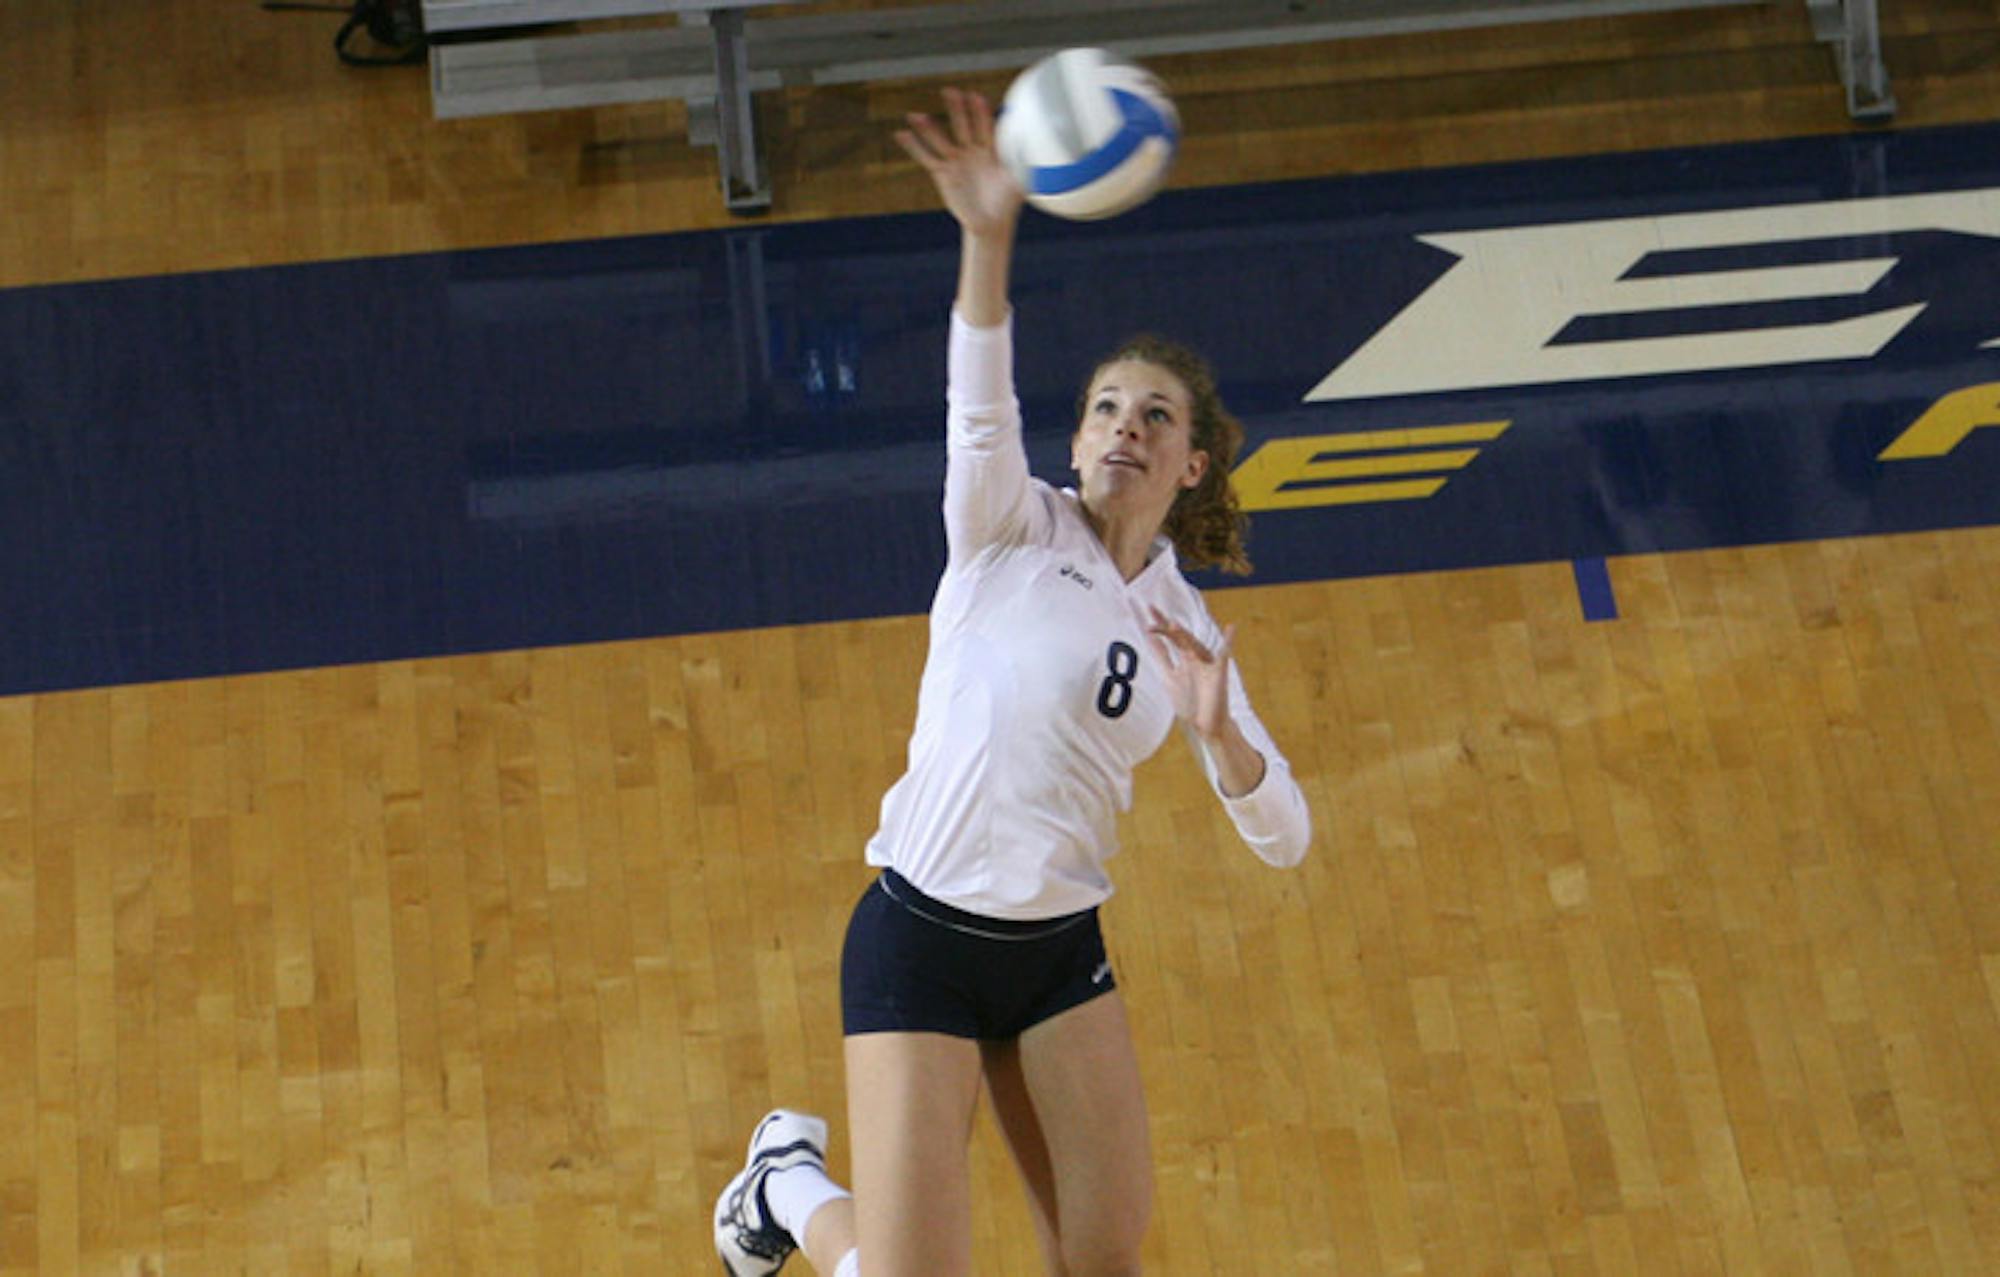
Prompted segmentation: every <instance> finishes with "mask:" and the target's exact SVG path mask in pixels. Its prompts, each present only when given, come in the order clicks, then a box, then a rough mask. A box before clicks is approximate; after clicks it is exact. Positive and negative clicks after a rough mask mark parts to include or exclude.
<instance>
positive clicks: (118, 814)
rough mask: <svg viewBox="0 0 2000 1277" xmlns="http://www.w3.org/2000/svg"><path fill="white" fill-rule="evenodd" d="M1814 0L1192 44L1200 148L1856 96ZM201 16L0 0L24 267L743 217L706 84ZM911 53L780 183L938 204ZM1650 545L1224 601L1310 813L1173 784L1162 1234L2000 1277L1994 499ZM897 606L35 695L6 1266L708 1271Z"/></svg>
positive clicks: (1592, 127) (4, 244)
mask: <svg viewBox="0 0 2000 1277" xmlns="http://www.w3.org/2000/svg"><path fill="white" fill-rule="evenodd" d="M1889 7H1890V9H1891V10H1892V12H1890V13H1889V14H1888V15H1887V18H1888V21H1889V22H1890V24H1891V32H1890V40H1889V52H1890V60H1891V65H1892V69H1893V71H1894V73H1895V76H1896V89H1897V93H1898V96H1899V97H1900V99H1901V101H1902V104H1903V119H1904V121H1905V122H1906V123H1912V124H1918V123H1937V122H1947V121H1955V120H1965V119H1985V118H1993V117H1994V116H1995V115H1996V114H2000V23H1996V22H1995V20H1994V18H1993V15H1992V12H1991V9H1990V6H1987V5H1985V4H1976V3H1958V2H1954V3H1945V2H1937V3H1922V4H1901V5H1894V6H1889ZM1798 10H1799V6H1794V5H1789V4H1786V5H1776V6H1771V7H1768V8H1765V9H1753V10H1742V11H1726V12H1718V13H1715V14H1711V15H1687V14H1682V15H1670V16H1663V17H1658V18H1651V19H1633V20H1620V21H1604V22H1598V23H1587V24H1577V25H1574V26H1569V27H1564V28H1560V29H1547V28H1544V29H1528V28H1520V29H1514V30H1509V31H1501V32H1493V33H1487V34H1484V35H1477V36H1453V37H1450V38H1448V39H1408V40H1396V41H1377V42H1368V43H1365V44H1354V45H1349V46H1335V47H1326V48H1299V49H1292V50H1281V51H1273V52H1266V53H1261V54H1232V55H1228V56H1221V57H1213V58H1190V59H1179V60H1172V61H1171V62H1170V63H1169V65H1168V66H1167V67H1166V68H1165V69H1166V70H1168V71H1169V73H1170V76H1171V78H1172V79H1173V81H1174V83H1175V85H1176V89H1177V92H1178V93H1179V94H1180V97H1181V100H1182V104H1183V107H1184V109H1185V111H1186V114H1187V117H1188V122H1189V127H1190V143H1189V147H1188V152H1187V158H1186V160H1185V161H1184V163H1183V166H1182V170H1181V177H1180V180H1182V181H1184V182H1187V183H1190V184H1200V183H1209V182H1224V181H1236V180H1253V179H1262V178H1269V177H1280V176H1289V175H1303V174H1317V173H1328V172H1339V171H1353V170H1362V169H1381V168H1395V167H1408V166H1414V165H1425V164H1441V163H1456V162H1463V161H1475V160H1488V159H1508V158H1517V157H1523V156H1531V155H1543V154H1568V153H1577V152H1585V151H1597V150H1610V149H1623V148H1631V147H1643V146H1654V145H1670V144H1695V143H1703V142H1712V141H1721V140H1730V139H1736V138H1748V137H1761V136H1774V135H1785V134H1792V133H1800V132H1811V131H1832V130H1839V129H1843V128H1845V127H1846V123H1845V120H1844V116H1843V113H1842V110H1841V106H1840V103H1839V99H1838V94H1837V93H1836V92H1835V90H1834V89H1833V87H1832V79H1831V71H1830V68H1829V65H1828V63H1827V60H1826V54H1825V52H1824V51H1823V50H1822V49H1820V48H1819V47H1817V46H1816V45H1814V44H1813V43H1812V41H1811V40H1810V38H1809V35H1808V34H1807V32H1806V29H1805V25H1806V24H1805V18H1804V15H1803V13H1802V12H1800V11H1798ZM219 12H220V11H219V10H218V9H217V8H216V7H215V6H213V5H206V4H201V3H197V2H196V0H155V3H151V4H147V5H143V6H140V5H117V4H112V3H109V2H108V0H86V2H84V3H71V0H9V3H7V4H6V5H4V6H0V48H5V49H6V50H8V54H7V60H8V66H7V69H6V73H5V74H4V75H0V176H4V181H5V185H6V195H5V200H6V208H7V211H6V216H4V217H0V285H21V284H32V283H48V282H58V281H66V280H76V279H88V278H101V277H107V276H116V275H127V274H135V273H145V272H155V271H180V270H194V269H205V268H211V267H218V266H230V265H243V264H252V263H265V262H278V261H298V260H308V259H314V258H324V257H334V256H346V255H354V254H362V253H383V252H398V251H414V250H423V249H433V248H443V247H461V246H472V245H480V244H492V243H513V242H525V241H532V240H539V239H549V238H574V237H583V236H593V235H608V234H625V233H633V232H645V231H655V230H665V229H680V228H689V227H700V226H713V225H719V224H723V223H724V222H725V220H726V219H725V216H724V215H723V214H722V213H721V211H720V209H719V207H718V204H719V201H718V200H717V198H716V196H715V192H714V188H713V183H714V177H713V162H712V157H711V156H710V155H709V153H707V152H704V151H689V150H687V149H685V148H684V147H683V146H682V144H681V143H680V142H679V141H678V140H677V131H678V120H677V118H676V113H675V111H674V110H673V109H671V108H667V107H654V108H634V109H631V110H628V111H617V112H609V111H607V112H599V113H570V114H564V115H556V116H547V117H532V118H521V119H509V120H498V121H472V122H462V123H456V124H449V125H440V124H433V123H431V122H429V121H428V119H427V110H428V108H427V102H426V98H425V93H424V86H423V79H422V75H421V73H418V72H409V73H365V72H349V71H343V70H341V69H340V68H338V67H337V66H335V65H334V64H333V62H332V58H331V55H330V52H329V51H328V50H327V48H326V37H327V36H328V35H329V34H330V28H329V27H328V26H327V25H326V24H325V23H324V22H322V21H321V20H319V19H311V18H302V17H297V16H290V15H283V16H281V15H265V14H260V13H256V12H254V11H251V10H249V9H248V8H247V7H242V10H241V11H238V10H231V11H230V12H229V15H228V18H227V20H226V21H224V20H222V19H221V18H220V17H219V16H218V15H219ZM989 87H992V86H989ZM930 92H931V89H930V87H929V86H878V87H875V88H870V89H865V90H861V89H857V90H840V91H827V92H823V93H819V94H813V95H810V96H804V95H800V96H793V97H790V98H786V99H774V100H773V103H772V111H771V112H770V114H769V116H768V117H767V122H768V123H769V124H770V125H771V126H772V127H771V146H772V155H771V158H772V161H773V165H774V170H775V172H774V176H775V180H776V183H777V189H778V193H779V200H780V207H779V209H778V212H777V216H779V217H781V218H794V217H796V218H811V217H820V216H828V215H836V214H839V215H847V214H863V213H872V212H885V211H896V210H902V209H907V208H912V207H921V206H924V201H925V189H924V186H923V184H922V180H921V178H920V177H918V176H916V175H914V174H913V173H912V172H911V171H909V170H908V169H907V167H906V166H905V165H903V164H901V163H900V162H898V161H897V160H896V159H895V157H894V155H893V153H892V150H891V148H890V146H889V145H888V143H887V141H886V138H885V134H884V130H885V128H886V127H887V124H888V122H889V121H891V120H893V119H894V118H895V117H896V116H897V115H898V113H900V112H901V111H902V110H904V109H906V108H908V107H910V106H912V105H917V104H920V103H922V102H924V101H927V100H928V97H929V94H930ZM1612 572H1613V577H1614V581H1615V584H1616V588H1617V592H1618V597H1619V600H1620V608H1621V612H1622V619H1620V620H1619V621H1617V622H1615V623H1610V624H1600V625H1586V624H1584V623H1582V622H1581V620H1580V619H1579V617H1578V615H1577V607H1576V601H1575V592H1574V587H1573V586H1572V584H1571V583H1570V580H1569V574H1568V569H1567V567H1566V566H1563V565H1545V566H1531V567H1522V568H1506V569H1492V570H1484V571H1477V572H1451V573H1438V574H1432V575H1425V576H1417V577H1405V578H1376V579H1368V580H1357V581H1347V582H1338V583H1327V584H1318V585H1300V586H1287V587H1260V588H1253V589H1249V590H1245V591H1238V592H1232V593H1229V594H1227V595H1224V596H1220V597H1219V598H1218V599H1217V602H1216V607H1217V610H1218V612H1219V613H1221V614H1222V615H1223V616H1224V617H1225V618H1226V619H1234V620H1237V621H1239V622H1240V623H1241V626H1242V632H1241V635H1240V638H1239V644H1238V646H1239V650H1240V651H1241V652H1242V653H1243V655H1244V661H1245V665H1246V671H1247V677H1248V679H1249V681H1250V684H1251V687H1252V690H1253V693H1254V694H1255V695H1256V696H1257V697H1258V698H1259V701H1260V705H1261V707H1262V709H1263V711H1264V713H1265V715H1266V718H1267V720H1268V721H1269V722H1270V724H1271V725H1272V727H1273V730H1274V731H1275V732H1276V733H1277V734H1278V736H1279V738H1280V739H1281V740H1282V741H1283V742H1284V743H1285V744H1286V745H1287V747H1288V750H1289V752H1290V753H1291V755H1292V757H1293V759H1294V761H1295V764H1296V765H1297V767H1298V769H1299V771H1300V772H1301V774H1302V775H1304V776H1305V777H1307V778H1308V779H1307V783H1308V787H1309V792H1310V794H1311V796H1312V798H1313V802H1314V806H1315V809H1316V812H1317V815H1318V819H1319V822H1320V827H1321V830H1322V836H1321V841H1320V846H1319V849H1318V851H1317V853H1316V855H1315V856H1314V858H1313V859H1312V860H1311V861H1310V862H1309V864H1308V865H1307V866H1306V867H1305V868H1304V869H1302V870H1301V871H1300V872H1298V873H1296V874H1291V875H1280V874H1274V873H1272V872H1270V871H1268V870H1265V869H1263V868H1262V867H1261V866H1259V865H1258V864H1257V863H1256V862H1255V861H1254V860H1252V859H1251V858H1250V857H1249V856H1248V854H1247V853H1244V852H1242V851H1240V850H1239V849H1236V848H1235V847H1233V845H1232V840H1231V837H1230V835H1229V832H1228V829H1227V825H1226V822H1225V821H1224V820H1223V818H1222V817H1221V815H1220V813H1219V812H1218V811H1217V810H1216V808H1215V805H1214V804H1213V803H1212V802H1211V801H1210V800H1209V799H1208V798H1207V796H1206V794H1205V791H1204V789H1203V788H1202V786H1201V785H1200V782H1199V779H1198V777H1197V774H1196V771H1195V769H1194V767H1193V766H1192V765H1191V763H1190V762H1189V760H1188V759H1186V758H1185V757H1183V756H1182V755H1181V754H1180V753H1179V752H1178V746H1173V747H1170V748H1169V750H1168V751H1167V753H1166V755H1165V756H1163V759H1162V760H1161V761H1159V762H1158V763H1156V764H1154V765H1153V766H1152V767H1151V768H1150V769H1149V770H1148V771H1147V772H1145V773H1143V774H1142V776H1141V779H1140V794H1139V808H1138V810H1137V812H1136V813H1135V815H1134V818H1133V819H1132V820H1131V821H1130V822H1128V825H1127V830H1126V834H1127V849H1126V851H1125V853H1124V854H1123V855H1122V856H1121V857H1120V859H1119V860H1118V862H1116V870H1117V874H1118V877H1119V881H1120V884H1121V893H1120V895H1119V896H1118V897H1117V898H1116V899H1115V900H1114V902H1113V904H1112V905H1111V906H1110V908H1109V910H1108V916H1109V928H1110V933H1111V938H1112V944H1113V948H1114V953H1115V955H1116V957H1117V958H1118V960H1119V963H1120V970H1121V982H1122V983H1123V985H1124V987H1125V988H1126V990H1127V993H1128V997H1129V999H1130V1002H1131V1005H1132V1009H1133V1015H1134V1020H1135V1025H1136V1030H1137V1033H1138V1035H1139V1037H1140V1041H1141V1052H1142V1059H1143V1063H1144V1067H1145V1071H1146V1076H1147V1082H1148V1088H1149V1100H1150V1104H1151V1108H1152V1112H1153V1131H1154V1141H1155V1148H1156V1153H1157V1157H1158V1162H1159V1167H1160V1185H1159V1202H1158V1210H1157V1215H1156V1224H1155V1227H1154V1229H1153V1232H1152V1235H1151V1238H1150V1242H1149V1249H1148V1260H1149V1271H1151V1272H1156V1273H1161V1274H1187V1275H1190V1277H1192V1275H1194V1274H1207V1273H1221V1274H1239V1273H1240V1274H1250V1273H1261V1272H1274V1271H1282V1272H1303V1273H1335V1272H1339V1273H1355V1274H1361V1273H1387V1272H1405V1273H1407V1272H1417V1271H1422V1272H1430V1273H1439V1274H1450V1275H1453V1277H1456V1275H1457V1274H1465V1273H1500V1272H1507V1273H1520V1274H1582V1273H1606V1274H1615V1273H1640V1272H1643V1273H1682V1274H1703V1273H1724V1272H1727V1273H1801V1274H1803V1273H1828V1274H1856V1275H1858V1277H1872V1275H1873V1274H1882V1273H1902V1272H1910V1273H1949V1274H1973V1273H1980V1272H1987V1271H2000V1268H1996V1265H1995V1261H1993V1260H1992V1259H1991V1257H1992V1256H1995V1255H2000V722H1996V715H2000V708H1996V707H2000V530H1992V529H1984V530H1972V531H1963V532H1953V533H1943V534H1928V535H1918V536H1904V537H1894V538H1885V539H1871V540H1856V541H1843V542H1830V543H1812V544H1797V545H1782V546H1772V547H1759V548H1751V549H1742V550H1718V551H1709V552H1701V553H1688V554H1677V555H1669V556H1651V557H1642V558H1633V559H1625V560H1618V561H1615V562H1614V563H1613V564H1612ZM923 640H924V627H923V623H922V621H921V619H920V618H899V619H891V620H883V621H873V622H866V623H858V624H850V625H838V626H820V627H810V628H802V629H796V630H772V631H761V632H755V633H738V634H720V635H704V636H696V637H686V638H663V639H660V640H657V641H650V642H643V643H625V644H614V645H604V646H592V647H581V648H572V649H561V650H551V651H536V652H525V653H523V652H509V653H498V654H492V655H483V656H472V657H462V658H452V659H439V660H419V661H403V662H392V663H388V664H383V665H376V666H361V667H350V668H340V669H328V670H311V671H302V672H295V673H280V674H270V675H262V676H256V677H244V678H231V679H218V680H211V681H205V682H199V683H183V684H172V685H163V686H148V687H128V688H114V689H102V690H92V691H85V692H77V693H69V694H62V695H47V696H36V697H17V698H12V699H0V1275H4V1277H15V1275H17V1274H30V1273H37V1274H62V1273H70V1272H83V1273H101V1274H121V1275H124V1274H139V1273H145V1274H156V1275H157V1274H175V1275H176V1277H178V1275H179V1274H183V1273H200V1274H222V1273H251V1274H259V1275H262V1274H315V1275H319V1274H328V1275H330V1274H335V1273H352V1272H368V1273H384V1274H392V1273H413V1274H433V1273H449V1272H468V1273H472V1272H477V1273H508V1274H528V1273H545V1274H570V1273H576V1274H599V1273H629V1274H634V1275H637V1274H659V1273H668V1274H680V1273H696V1272H708V1271H711V1268H710V1265H711V1264H712V1258H711V1257H710V1252H709V1249H708V1245H709V1243H708V1236H707V1231H708V1230H707V1210H708V1205H709V1202H710V1200H711V1198H712V1196H713V1194H714V1192H715V1191H716V1189H717V1188H718V1187H719V1186H720V1184H721V1183H722V1182H723V1181H724V1180H725V1179H726V1178H727V1176H728V1175H729V1174H730V1172H731V1170H732V1169H733V1167H734V1165H735V1163H736V1161H737V1159H738V1158H739V1157H740V1155H741V1144H742V1140H743V1138H744V1134H745V1132H746V1131H747V1130H748V1127H749V1124H750V1123H751V1122H752V1121H753V1120H754V1119H755V1117H756V1116H757V1115H758V1114H759V1113H760V1112H762V1111H763V1109H764V1108H765V1107H766V1106H768V1105H769V1104H771V1103H773V1102H778V1101H782V1102H785V1103H789V1104H795V1105H805V1106H810V1107H817V1108H820V1109H822V1110H824V1111H826V1112H829V1113H831V1114H836V1115H837V1114H838V1113H839V1110H840V1096H841V1079H840V1072H839V1068H840V1066H839V1058H840V1057H839V1041H838V1023H837V1009H836V996H835V988H836V964H837V958H838V950H839V942H840V936H841V931H842V927H843V925H844V921H845V916H846V910H847V907H848V905H849V904H850V902H851V900H852V898H853V897H854V895H855V894H856V893H858V892H859V890H860V889H861V887H862V885H863V884H864V883H865V882H866V880H867V874H866V871H865V870H864V868H863V867H862V866H861V864H860V863H859V855H860V846H861V843H862V841H863V840H864V839H865V837H866V835H867V833H868V832H869V830H870V829H871V828H872V822H873V818H874V814H875V803H876V801H877V799H878V798H879V795H880V793H881V791H882V789H883V787H884V786H885V785H886V784H887V783H888V782H889V781H890V780H891V779H892V778H893V777H894V775H895V773H896V770H897V767H898V764H899V762H900V759H901V756H902V751H903V747H904V744H905V739H906V733H907V731H908V727H909V723H910V720H911V716H912V714H913V710H914V700H915V689H916V679H917V671H918V669H919V667H920V663H921V660H922V654H923ZM836 1131H837V1134H836V1161H837V1162H844V1160H845V1147H844V1132H840V1131H839V1123H838V1122H836ZM975 1166H976V1174H977V1177H978V1185H979V1190H980V1191H979V1203H980V1204H979V1208H978V1215H977V1219H976V1228H977V1232H978V1239H979V1243H978V1244H979V1250H980V1255H981V1264H982V1268H981V1271H982V1272H987V1273H998V1274H1025V1273H1031V1272H1033V1271H1035V1260H1034V1254H1033V1244H1032V1241H1031V1239H1030V1237H1029V1234H1028V1231H1027V1223H1026V1215H1025V1212H1024V1210H1023V1208H1022V1206H1021V1203H1020V1200H1019V1193H1018V1190H1017V1189H1016V1188H1015V1186H1014V1182H1013V1175H1012V1171H1011V1169H1010V1168H1009V1166H1008V1164H1007V1161H1006V1158H1005V1154H1004V1152H1003V1151H1002V1150H1001V1148H1000V1147H999V1145H998V1143H997V1141H996V1140H995V1139H994V1138H993V1136H992V1134H991V1132H990V1131H988V1130H986V1129H984V1128H982V1130H981V1133H980V1135H979V1137H978V1139H977V1142H976V1145H975Z"/></svg>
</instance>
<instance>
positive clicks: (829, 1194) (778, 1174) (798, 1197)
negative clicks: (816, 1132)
mask: <svg viewBox="0 0 2000 1277" xmlns="http://www.w3.org/2000/svg"><path fill="white" fill-rule="evenodd" d="M852 1196H853V1194H852V1193H849V1192H848V1191H847V1190H846V1189H844V1188H842V1187H841V1186H840V1185H838V1184H836V1183H834V1182H833V1181H832V1180H831V1179H829V1178H828V1177H827V1173H826V1172H825V1171H823V1170H821V1169H820V1168H819V1167H817V1166H814V1165H813V1164H812V1163H811V1162H801V1163H799V1164H798V1165H797V1166H788V1167H786V1168H785V1169H784V1170H781V1171H773V1172H771V1173H770V1174H769V1175H767V1176H765V1178H764V1200H765V1202H767V1203H768V1204H769V1205H770V1207H771V1218H772V1219H775V1220H777V1221H778V1227H780V1228H782V1229H784V1230H785V1231H786V1232H788V1233H790V1234H791V1235H792V1240H793V1241H795V1242H798V1243H799V1244H801V1245H804V1244H805V1240H806V1225H807V1224H809V1223H811V1222H812V1217H813V1212H814V1211H817V1210H818V1209H819V1208H820V1207H822V1206H824V1205H826V1204H827V1203H828V1202H832V1201H838V1200H839V1199H841V1198H843V1197H852Z"/></svg>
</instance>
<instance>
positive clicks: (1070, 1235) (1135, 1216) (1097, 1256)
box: [1060, 1208, 1147, 1277]
mask: <svg viewBox="0 0 2000 1277" xmlns="http://www.w3.org/2000/svg"><path fill="white" fill-rule="evenodd" d="M1146 1214H1147V1212H1146V1211H1145V1210H1144V1209H1143V1208H1141V1209H1139V1210H1136V1211H1133V1212H1130V1213H1129V1214H1128V1215H1126V1216H1125V1217H1124V1218H1123V1219H1119V1220H1101V1221H1096V1226H1094V1227H1090V1228H1082V1229H1064V1230H1063V1232H1062V1236H1061V1239H1060V1244H1061V1247H1062V1261H1063V1271H1064V1272H1065V1273H1066V1274H1067V1277H1136V1274H1137V1273H1138V1271H1139V1249H1140V1246H1141V1244H1142V1243H1143V1242H1144V1241H1145V1237H1146Z"/></svg>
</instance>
